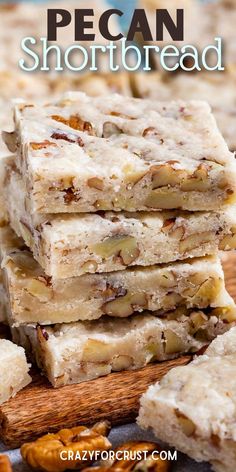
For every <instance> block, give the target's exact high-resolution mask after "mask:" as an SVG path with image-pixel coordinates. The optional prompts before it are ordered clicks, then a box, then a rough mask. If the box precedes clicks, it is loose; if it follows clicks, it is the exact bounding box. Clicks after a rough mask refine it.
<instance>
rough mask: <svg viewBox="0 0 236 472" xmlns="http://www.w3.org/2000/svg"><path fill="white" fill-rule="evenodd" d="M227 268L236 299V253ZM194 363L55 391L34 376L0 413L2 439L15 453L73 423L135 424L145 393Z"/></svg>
mask: <svg viewBox="0 0 236 472" xmlns="http://www.w3.org/2000/svg"><path fill="white" fill-rule="evenodd" d="M223 266H224V270H225V276H226V286H227V289H228V290H229V292H230V294H231V295H232V296H233V297H234V298H235V300H236V253H230V254H228V255H225V254H224V255H223ZM190 359H191V358H190V356H184V357H182V358H180V359H176V360H173V361H168V362H162V363H159V364H152V365H149V366H148V367H145V368H144V369H141V370H138V371H133V372H119V373H114V374H110V375H109V376H107V377H101V378H99V379H96V380H92V381H89V382H84V383H81V384H79V385H70V386H66V387H63V388H60V389H53V388H52V387H51V385H50V384H49V383H48V382H47V381H46V379H45V378H44V377H42V376H41V375H40V374H39V373H36V372H34V373H33V383H32V384H30V385H29V386H28V387H26V388H25V389H24V390H22V391H21V392H19V393H18V394H17V395H16V397H15V398H12V399H11V400H10V401H8V402H6V403H4V405H2V407H1V408H0V437H1V439H2V440H3V441H4V443H5V444H6V445H8V446H9V447H11V448H13V447H18V446H20V445H21V444H22V443H23V442H25V441H30V440H32V439H35V438H36V437H38V436H40V435H42V434H44V433H46V432H49V431H50V432H52V431H57V430H58V429H60V428H63V427H71V426H73V425H75V424H89V423H91V422H92V423H94V422H96V421H99V420H101V419H109V420H110V421H111V422H112V424H114V425H115V424H119V423H120V424H121V423H122V424H124V423H127V422H130V421H133V420H134V419H135V417H136V416H137V412H138V407H139V398H140V396H141V394H142V393H143V392H144V391H145V390H146V388H147V387H148V386H149V385H150V384H152V383H154V382H156V381H157V380H159V379H160V378H161V377H162V376H163V375H164V374H165V373H166V372H168V370H170V369H171V368H172V367H175V366H177V365H184V364H186V363H188V362H189V360H190Z"/></svg>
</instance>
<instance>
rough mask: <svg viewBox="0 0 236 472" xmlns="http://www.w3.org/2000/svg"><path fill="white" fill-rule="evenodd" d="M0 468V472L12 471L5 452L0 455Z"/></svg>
mask: <svg viewBox="0 0 236 472" xmlns="http://www.w3.org/2000/svg"><path fill="white" fill-rule="evenodd" d="M0 470H1V472H12V467H11V463H10V459H9V457H8V456H6V455H5V454H4V455H3V454H1V455H0Z"/></svg>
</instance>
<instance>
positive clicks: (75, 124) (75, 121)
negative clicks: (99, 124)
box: [51, 115, 95, 136]
mask: <svg viewBox="0 0 236 472" xmlns="http://www.w3.org/2000/svg"><path fill="white" fill-rule="evenodd" d="M51 118H52V119H53V120H55V121H58V122H59V123H63V124H64V125H67V126H69V127H70V128H73V129H76V130H77V131H83V132H84V133H87V134H89V135H91V136H95V131H94V129H93V126H92V124H91V123H90V122H89V121H84V120H82V118H80V117H79V115H71V116H70V117H69V118H68V119H67V118H64V117H63V116H60V115H52V116H51Z"/></svg>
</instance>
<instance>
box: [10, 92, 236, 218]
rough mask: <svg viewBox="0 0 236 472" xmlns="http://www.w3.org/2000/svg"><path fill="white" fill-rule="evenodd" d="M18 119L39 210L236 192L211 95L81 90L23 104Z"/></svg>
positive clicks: (194, 206)
mask: <svg viewBox="0 0 236 472" xmlns="http://www.w3.org/2000/svg"><path fill="white" fill-rule="evenodd" d="M15 124H16V135H15V136H14V135H13V136H12V135H11V136H9V137H8V140H9V139H10V140H12V141H13V142H11V146H10V147H11V149H14V148H15V149H16V150H17V151H18V152H17V156H18V157H17V165H18V167H19V169H20V170H21V173H22V175H23V176H24V178H25V179H26V182H27V189H28V192H29V194H30V203H31V206H32V209H33V210H34V211H35V210H36V211H38V212H41V213H60V212H67V213H68V212H95V211H98V210H116V211H119V210H127V211H140V210H149V211H150V210H160V209H173V208H178V209H184V210H190V211H195V210H196V211H199V210H214V209H218V208H219V207H222V206H223V205H225V204H227V203H232V202H233V201H235V200H236V186H235V180H236V163H235V161H234V156H233V154H232V153H230V152H229V150H228V148H227V146H226V144H225V142H224V140H223V138H222V136H221V134H220V132H219V130H218V128H217V126H216V123H215V119H214V117H213V115H212V114H211V112H210V108H209V106H208V105H207V103H205V102H197V101H196V102H194V101H192V102H191V101H190V102H181V101H179V102H170V103H159V102H155V101H152V100H140V99H135V98H131V97H122V96H120V95H112V96H107V97H97V98H90V97H88V96H86V95H85V94H83V93H79V92H71V93H69V94H66V95H65V96H63V97H62V99H61V100H60V101H59V102H58V103H55V104H47V105H42V106H39V105H32V104H31V103H20V104H18V105H17V106H16V108H15ZM14 139H15V143H14Z"/></svg>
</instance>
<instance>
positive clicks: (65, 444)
mask: <svg viewBox="0 0 236 472" xmlns="http://www.w3.org/2000/svg"><path fill="white" fill-rule="evenodd" d="M109 430H110V427H109V424H108V423H107V422H105V421H104V422H101V423H98V424H96V425H95V426H93V427H92V428H91V429H89V428H87V427H85V426H77V427H75V428H71V429H62V430H61V431H59V432H58V433H56V434H46V435H45V436H42V437H41V438H39V439H37V440H36V441H34V442H31V443H26V444H24V445H23V446H22V447H21V455H22V457H23V459H24V460H25V461H26V462H27V463H28V464H29V465H30V466H31V467H32V468H33V469H40V470H44V471H48V472H63V471H65V470H68V469H69V470H74V469H79V468H81V466H82V465H83V464H84V463H86V464H87V463H88V457H87V456H86V459H85V460H83V451H98V452H102V451H107V450H109V449H110V448H111V443H110V441H108V439H107V437H106V436H107V434H108V433H109ZM62 451H65V452H66V451H68V452H70V451H72V452H73V453H74V455H73V458H72V459H71V458H70V459H68V458H67V459H66V457H67V456H66V453H65V452H64V453H63V454H64V456H65V460H62V458H61V454H60V453H61V452H62ZM78 457H80V458H78Z"/></svg>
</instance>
